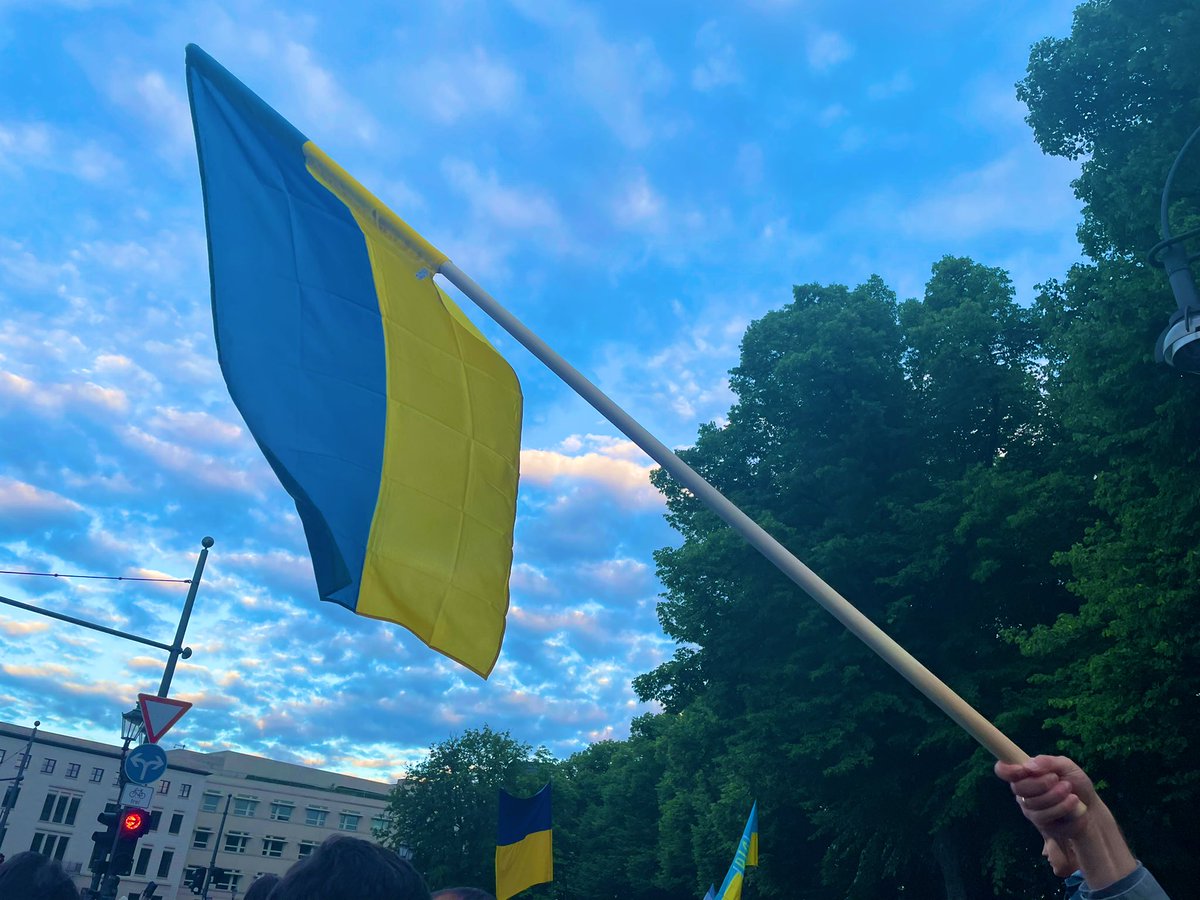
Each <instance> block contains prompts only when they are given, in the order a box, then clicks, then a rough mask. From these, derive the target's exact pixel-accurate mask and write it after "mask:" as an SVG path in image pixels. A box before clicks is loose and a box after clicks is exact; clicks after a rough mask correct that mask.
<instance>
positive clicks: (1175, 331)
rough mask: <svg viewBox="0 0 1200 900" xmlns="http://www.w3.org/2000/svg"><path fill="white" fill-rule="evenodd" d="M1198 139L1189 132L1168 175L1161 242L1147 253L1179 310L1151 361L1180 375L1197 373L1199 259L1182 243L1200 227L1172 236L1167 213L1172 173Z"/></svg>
mask: <svg viewBox="0 0 1200 900" xmlns="http://www.w3.org/2000/svg"><path fill="white" fill-rule="evenodd" d="M1197 137H1200V128H1197V129H1196V130H1195V131H1193V132H1192V136H1191V137H1189V138H1188V139H1187V141H1186V142H1185V143H1184V145H1183V149H1181V150H1180V151H1179V155H1178V156H1176V157H1175V162H1173V163H1172V164H1171V169H1170V171H1169V172H1167V182H1166V184H1165V185H1163V192H1162V210H1161V216H1162V240H1161V241H1159V242H1158V243H1157V244H1155V245H1154V247H1153V248H1151V250H1150V263H1151V264H1152V265H1156V266H1162V267H1163V268H1164V269H1165V270H1166V272H1167V280H1168V281H1169V282H1170V283H1171V291H1172V293H1174V294H1175V304H1176V306H1177V307H1178V308H1177V309H1176V310H1175V312H1174V313H1173V314H1172V315H1171V318H1170V320H1169V321H1168V322H1167V327H1166V328H1165V329H1163V332H1162V334H1160V335H1159V336H1158V342H1157V343H1156V344H1155V345H1154V358H1155V359H1156V360H1158V361H1159V362H1165V363H1167V365H1170V366H1174V367H1175V368H1176V369H1179V370H1180V371H1181V372H1192V373H1197V374H1200V293H1197V291H1196V281H1195V279H1194V278H1193V277H1192V268H1191V264H1192V263H1193V262H1194V261H1195V260H1197V259H1200V253H1193V254H1191V255H1190V256H1189V255H1188V252H1187V250H1186V249H1185V248H1184V246H1183V245H1184V242H1185V241H1187V240H1188V239H1190V238H1193V237H1196V236H1197V235H1200V228H1192V229H1189V230H1188V231H1185V232H1184V233H1183V234H1177V235H1172V234H1171V223H1170V221H1169V217H1168V212H1169V206H1170V200H1171V185H1172V183H1173V182H1174V181H1175V173H1176V172H1177V171H1178V170H1179V163H1180V162H1181V161H1182V160H1183V157H1184V156H1185V155H1186V154H1187V152H1188V150H1189V149H1190V148H1191V146H1192V143H1193V142H1194V141H1195V140H1196V138H1197Z"/></svg>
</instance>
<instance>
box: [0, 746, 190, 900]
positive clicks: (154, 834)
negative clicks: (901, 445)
mask: <svg viewBox="0 0 1200 900" xmlns="http://www.w3.org/2000/svg"><path fill="white" fill-rule="evenodd" d="M30 731H31V729H29V728H23V727H21V726H18V725H10V724H7V723H3V722H0V778H12V777H14V776H15V775H16V774H17V765H18V763H19V760H20V755H21V754H22V753H23V752H24V750H25V743H26V741H27V740H28V738H29V734H30ZM30 757H31V759H30V761H29V764H28V765H27V767H26V769H25V775H24V779H23V781H22V784H21V792H20V796H19V797H18V799H17V803H16V805H15V806H14V807H13V808H12V810H11V811H10V813H9V818H8V828H7V831H6V834H5V836H4V839H3V843H2V844H0V853H4V854H5V855H6V856H11V855H13V854H16V853H19V852H21V851H22V850H30V849H36V850H38V851H39V852H42V853H46V854H47V855H49V856H52V857H54V858H56V859H59V860H60V861H61V862H62V864H63V865H64V867H66V869H67V871H68V872H70V873H71V874H72V876H73V877H74V879H75V883H76V885H77V886H78V887H80V888H83V887H87V886H88V885H90V884H91V873H90V872H89V870H88V859H89V858H90V856H91V853H92V832H94V831H98V830H100V829H101V827H102V826H101V825H100V823H99V822H98V821H97V816H99V814H100V813H101V812H103V811H104V808H105V805H106V804H108V803H115V802H116V800H117V768H118V765H119V763H120V758H121V748H120V747H119V746H110V745H106V744H101V743H97V742H95V741H85V740H82V739H80V738H75V737H70V736H68V735H62V734H54V733H52V732H46V731H42V730H40V729H39V731H38V733H37V737H36V739H35V740H34V744H33V747H32V749H31V751H30ZM207 775H208V773H207V770H205V769H203V768H198V767H182V766H181V767H180V768H179V769H177V770H176V771H173V772H171V773H169V774H168V775H167V776H164V781H162V782H160V783H159V785H157V787H158V788H159V789H160V790H159V792H157V793H155V795H154V802H153V804H152V805H151V813H157V814H158V824H157V827H156V828H155V830H154V831H151V832H150V833H149V834H147V835H146V836H145V837H143V838H142V839H141V840H140V841H139V842H138V847H137V852H136V853H135V856H134V864H135V868H134V872H133V874H131V875H128V876H125V877H123V878H122V879H121V893H120V896H122V897H124V896H127V895H128V894H129V893H130V892H140V891H141V890H142V888H144V887H145V886H146V885H147V884H148V883H149V882H150V881H154V882H157V884H158V885H159V887H158V889H157V890H156V891H155V896H156V897H161V898H168V897H174V896H175V895H176V893H177V888H178V886H179V884H180V883H181V882H182V880H183V871H184V866H185V864H186V858H187V851H188V842H189V840H190V838H191V833H192V830H193V829H194V827H195V821H196V814H197V811H198V810H199V806H200V799H201V796H202V795H203V793H204V784H205V781H206V778H207ZM11 783H12V782H10V781H4V782H0V787H2V786H3V785H7V784H11Z"/></svg>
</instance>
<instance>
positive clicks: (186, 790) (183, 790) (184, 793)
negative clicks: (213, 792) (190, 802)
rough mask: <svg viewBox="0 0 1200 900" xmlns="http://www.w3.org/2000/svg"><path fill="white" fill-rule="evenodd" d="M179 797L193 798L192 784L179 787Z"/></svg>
mask: <svg viewBox="0 0 1200 900" xmlns="http://www.w3.org/2000/svg"><path fill="white" fill-rule="evenodd" d="M179 796H180V797H190V796H192V786H191V785H190V784H181V785H180V786H179Z"/></svg>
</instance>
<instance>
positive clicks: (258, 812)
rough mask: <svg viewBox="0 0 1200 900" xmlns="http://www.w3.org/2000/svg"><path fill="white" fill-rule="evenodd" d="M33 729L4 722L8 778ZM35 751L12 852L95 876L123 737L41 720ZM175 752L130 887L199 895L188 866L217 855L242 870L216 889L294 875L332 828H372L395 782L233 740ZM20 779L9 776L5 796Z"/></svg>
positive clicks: (124, 888) (1, 761)
mask: <svg viewBox="0 0 1200 900" xmlns="http://www.w3.org/2000/svg"><path fill="white" fill-rule="evenodd" d="M29 733H30V729H28V728H24V727H21V726H18V725H10V724H7V723H4V722H0V778H9V777H12V776H15V775H16V774H17V767H16V764H17V762H18V758H19V754H20V753H22V752H23V751H24V749H25V742H26V740H27V739H28V737H29ZM30 756H31V757H32V758H31V761H30V764H29V766H28V767H27V768H26V769H25V777H24V781H23V784H22V787H21V794H20V797H19V799H18V801H17V804H16V806H15V807H14V808H13V810H12V812H11V813H10V815H9V820H8V830H7V834H6V836H5V838H4V840H3V843H2V844H0V853H4V854H6V855H10V856H11V855H12V854H15V853H18V852H20V851H22V850H30V849H35V848H36V849H38V850H39V851H40V852H47V849H48V851H49V854H48V855H51V856H55V857H57V858H59V859H60V860H61V862H62V863H63V865H64V866H65V867H66V868H67V869H68V871H70V872H72V874H73V876H74V878H75V883H76V884H77V885H78V886H79V887H81V888H82V887H86V886H88V885H89V884H90V883H91V874H90V872H89V871H88V868H87V865H88V859H89V857H90V856H91V852H92V832H94V831H97V830H99V829H100V827H101V826H100V824H99V822H98V821H97V819H96V817H97V816H98V815H99V814H100V813H101V812H102V811H103V810H104V808H105V804H107V803H113V802H115V801H116V800H117V767H118V764H119V761H120V756H121V748H120V746H119V745H107V744H101V743H97V742H94V741H86V740H82V739H80V738H75V737H70V736H68V735H61V734H54V733H51V732H46V731H42V730H39V731H38V734H37V738H36V741H35V743H34V745H33V749H32V752H31V754H30ZM167 760H168V769H167V772H166V773H165V774H164V775H163V776H162V778H161V779H160V780H159V782H158V783H157V784H156V785H155V787H156V788H157V792H156V793H155V795H154V796H155V800H154V803H153V804H152V807H151V811H152V812H153V813H158V814H159V816H158V825H157V828H156V829H155V830H154V831H152V832H150V833H149V834H147V835H146V836H145V837H143V838H142V839H141V840H140V841H139V842H138V846H137V850H136V851H135V854H134V871H133V874H131V875H128V876H125V877H123V878H122V879H121V887H120V894H119V896H121V897H126V896H128V895H129V894H130V893H131V892H140V891H141V890H142V889H143V888H144V887H145V886H146V884H147V883H148V882H150V881H154V882H156V883H157V884H158V888H157V890H156V891H155V897H157V898H160V900H196V898H195V895H194V894H193V893H192V892H191V889H190V888H189V887H188V886H187V884H186V880H185V875H186V873H187V871H188V870H189V869H190V868H192V867H197V866H203V867H206V868H207V867H209V866H211V865H214V864H215V865H216V866H219V867H222V868H225V869H228V870H230V872H231V873H233V874H234V876H235V877H234V878H233V879H232V881H230V882H222V883H221V885H222V886H221V887H215V888H214V887H211V886H210V890H209V898H210V900H235V898H236V897H238V896H241V895H242V894H244V893H245V892H246V888H247V887H249V885H250V883H251V882H252V881H253V880H254V878H256V877H257V876H258V875H259V874H262V873H265V872H272V873H275V874H278V875H282V874H283V873H284V872H286V871H287V870H288V869H289V868H290V867H291V866H292V865H293V864H294V863H295V862H296V861H297V860H298V859H300V858H301V856H302V855H303V854H304V853H305V852H306V850H311V848H313V847H316V846H317V845H318V844H320V843H321V841H323V840H325V839H326V838H327V837H329V836H330V835H333V834H352V835H355V836H357V837H362V838H367V839H368V840H369V839H372V828H373V825H374V824H376V823H377V822H378V821H379V818H380V817H381V816H382V814H383V811H384V810H385V809H386V807H387V803H388V794H389V792H390V791H391V788H392V785H390V784H387V783H385V782H379V781H371V780H369V779H365V778H356V777H353V776H349V775H341V774H338V773H335V772H327V771H323V770H321V769H313V768H309V767H307V766H301V765H296V764H293V763H285V762H278V761H275V760H270V759H265V758H263V757H259V756H252V755H249V754H245V753H234V752H232V751H222V752H217V753H198V752H195V751H191V750H185V749H178V750H168V751H167ZM8 783H10V782H3V781H0V796H2V791H3V786H4V785H5V784H8ZM52 795H53V796H52ZM48 798H50V802H49V804H47V799H48ZM59 798H63V799H62V800H60V799H59ZM227 800H229V814H228V816H226V817H225V822H224V832H223V833H221V834H220V840H219V842H218V833H220V832H221V830H222V822H221V820H222V812H223V811H224V809H225V804H226V801H227ZM76 801H77V802H76ZM55 819H58V821H55ZM214 848H216V856H215V861H214V856H213V850H214ZM160 872H165V873H166V874H165V875H160ZM226 885H227V886H226ZM231 887H236V893H235V892H234V891H233V890H231V889H230V888H231Z"/></svg>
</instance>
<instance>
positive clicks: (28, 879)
mask: <svg viewBox="0 0 1200 900" xmlns="http://www.w3.org/2000/svg"><path fill="white" fill-rule="evenodd" d="M0 897H3V898H4V900H79V891H77V890H76V889H75V882H73V881H72V880H71V876H70V875H68V874H67V873H66V871H65V870H64V869H63V867H62V866H61V865H60V864H59V863H56V862H55V861H54V860H52V859H50V858H49V857H46V856H42V854H40V853H34V852H33V851H32V850H26V851H25V852H24V853H18V854H16V855H15V856H13V857H12V858H11V859H8V860H6V861H5V862H4V864H3V865H0Z"/></svg>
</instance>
